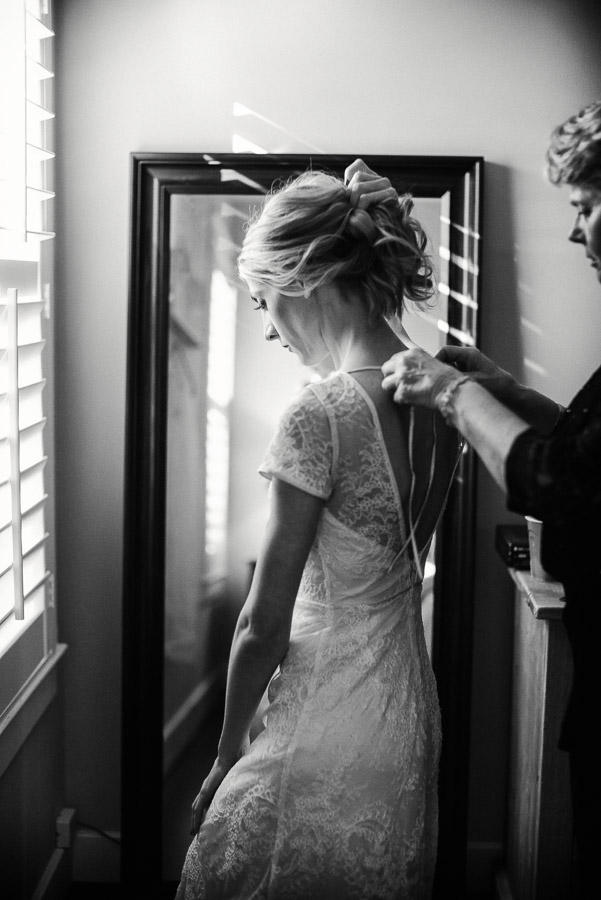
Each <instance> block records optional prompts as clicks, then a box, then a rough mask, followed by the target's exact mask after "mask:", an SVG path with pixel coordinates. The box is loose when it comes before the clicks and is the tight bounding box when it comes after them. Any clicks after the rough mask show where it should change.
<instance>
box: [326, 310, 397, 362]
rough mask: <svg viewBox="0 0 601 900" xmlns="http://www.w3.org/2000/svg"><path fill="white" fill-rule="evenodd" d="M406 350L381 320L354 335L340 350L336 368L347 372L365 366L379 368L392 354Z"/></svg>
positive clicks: (388, 326)
mask: <svg viewBox="0 0 601 900" xmlns="http://www.w3.org/2000/svg"><path fill="white" fill-rule="evenodd" d="M406 349H407V346H406V345H405V344H404V343H403V341H402V340H401V339H400V337H399V336H398V335H397V334H395V332H394V331H393V330H392V328H391V327H390V325H388V323H387V322H384V321H383V320H382V321H380V322H378V323H377V324H376V325H374V326H372V327H368V328H367V329H364V330H362V331H360V332H359V333H356V334H355V335H353V338H352V339H351V340H349V341H348V342H347V343H346V346H344V347H341V348H340V357H339V360H337V366H336V368H337V369H342V370H343V371H347V372H348V371H350V370H351V369H361V368H365V367H367V366H381V365H382V364H383V363H385V362H386V360H387V359H390V357H391V356H392V355H393V354H394V353H399V352H400V351H401V350H406Z"/></svg>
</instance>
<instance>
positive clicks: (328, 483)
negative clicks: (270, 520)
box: [259, 387, 334, 500]
mask: <svg viewBox="0 0 601 900" xmlns="http://www.w3.org/2000/svg"><path fill="white" fill-rule="evenodd" d="M333 455H334V454H333V440H332V428H331V424H330V420H329V417H328V414H327V412H326V410H325V408H324V406H323V404H322V403H321V401H320V400H319V398H318V397H317V396H316V395H315V393H314V392H313V391H312V390H311V388H310V387H307V388H305V389H304V390H303V391H301V393H300V394H299V395H298V397H296V398H295V399H294V400H293V401H292V403H291V404H290V405H289V406H288V408H287V409H286V411H285V412H284V414H283V415H282V418H281V419H280V423H279V426H278V429H277V431H276V433H275V435H274V437H273V439H272V441H271V443H270V444H269V447H268V448H267V452H266V454H265V457H264V459H263V462H262V463H261V465H260V466H259V472H260V473H261V475H263V476H265V478H273V477H277V478H281V479H282V481H286V482H288V483H289V484H292V485H294V487H298V488H300V489H301V490H303V491H306V492H307V493H308V494H312V495H313V496H315V497H320V498H321V499H322V500H326V499H327V498H328V497H329V496H330V494H331V492H332V468H333Z"/></svg>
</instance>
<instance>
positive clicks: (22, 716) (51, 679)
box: [0, 644, 67, 778]
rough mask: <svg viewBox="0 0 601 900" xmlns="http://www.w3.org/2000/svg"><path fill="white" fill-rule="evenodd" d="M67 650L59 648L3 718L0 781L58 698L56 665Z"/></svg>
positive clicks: (1, 722) (65, 646)
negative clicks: (49, 707) (51, 704)
mask: <svg viewBox="0 0 601 900" xmlns="http://www.w3.org/2000/svg"><path fill="white" fill-rule="evenodd" d="M66 649H67V645H66V644H57V646H56V648H55V650H54V651H53V652H52V653H51V654H50V656H49V657H48V658H47V659H46V660H44V662H43V663H42V664H41V666H40V667H39V669H38V670H37V671H36V672H35V673H34V674H33V675H32V677H31V678H30V679H29V681H28V682H27V684H26V685H25V687H24V688H23V690H22V691H21V692H20V693H19V694H18V696H17V697H16V698H15V700H14V701H13V703H11V705H10V706H9V707H8V709H7V710H6V711H5V712H4V714H3V715H2V717H1V718H0V778H1V777H2V775H3V774H4V772H5V771H6V769H7V768H8V766H9V765H10V763H11V762H12V760H13V759H14V757H15V756H16V754H17V753H18V752H19V750H20V749H21V747H22V746H23V744H24V743H25V741H26V740H27V738H28V737H29V735H30V734H31V732H32V731H33V729H34V727H35V725H36V724H37V722H38V721H39V720H40V718H41V717H42V715H43V714H44V713H45V711H46V710H47V709H48V706H49V705H50V703H51V702H52V700H53V699H54V698H55V696H56V693H57V686H58V677H57V670H56V664H57V663H58V661H59V659H60V658H61V657H62V656H63V654H64V652H65V651H66Z"/></svg>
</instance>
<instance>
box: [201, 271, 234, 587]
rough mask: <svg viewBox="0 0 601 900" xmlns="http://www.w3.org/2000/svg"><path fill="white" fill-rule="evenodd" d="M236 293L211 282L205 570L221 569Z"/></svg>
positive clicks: (222, 281)
mask: <svg viewBox="0 0 601 900" xmlns="http://www.w3.org/2000/svg"><path fill="white" fill-rule="evenodd" d="M236 305H237V291H236V289H235V288H233V287H232V286H231V285H230V284H229V283H228V281H227V279H226V277H225V275H224V274H223V272H221V271H220V270H215V271H214V272H213V276H212V279H211V306H210V318H209V348H208V361H207V395H208V409H207V436H206V491H205V498H206V504H205V553H206V563H207V570H208V571H209V572H211V571H212V572H214V571H216V570H217V569H219V568H224V567H225V556H226V551H227V514H228V484H229V464H230V423H229V404H230V402H231V399H232V396H233V393H234V366H235V340H236V338H235V335H236Z"/></svg>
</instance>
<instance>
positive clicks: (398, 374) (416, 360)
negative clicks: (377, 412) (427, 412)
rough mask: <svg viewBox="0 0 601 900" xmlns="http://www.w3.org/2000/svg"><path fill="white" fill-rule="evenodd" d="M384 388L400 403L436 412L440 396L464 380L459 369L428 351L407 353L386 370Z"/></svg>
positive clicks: (396, 356) (386, 365)
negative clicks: (459, 380) (455, 383)
mask: <svg viewBox="0 0 601 900" xmlns="http://www.w3.org/2000/svg"><path fill="white" fill-rule="evenodd" d="M382 373H383V374H384V376H385V377H384V380H383V381H382V387H383V388H384V390H386V391H391V392H392V394H393V398H394V400H395V402H396V403H409V404H412V405H415V406H427V407H429V408H430V409H435V408H436V405H437V401H438V399H439V398H440V395H441V394H442V392H443V391H444V390H445V388H447V387H449V385H451V384H452V383H453V381H457V380H458V379H460V378H463V376H462V375H460V374H459V373H458V372H457V371H456V369H454V368H452V367H451V366H447V365H445V364H444V363H442V362H440V360H438V359H435V358H434V357H433V356H430V354H429V353H426V351H425V350H421V349H415V350H403V351H402V352H401V353H395V354H394V356H391V357H390V359H389V360H387V361H386V362H385V363H384V365H383V366H382Z"/></svg>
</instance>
